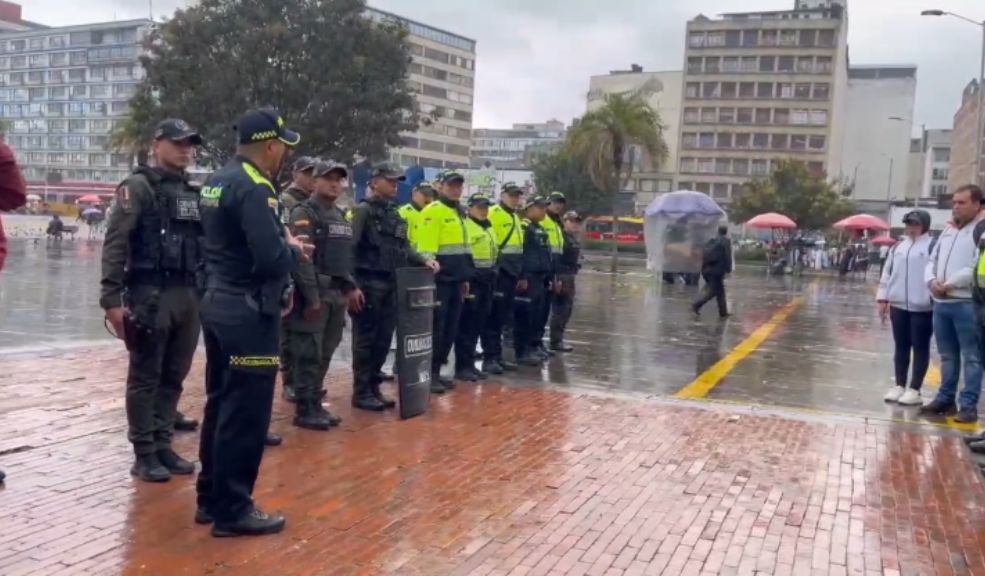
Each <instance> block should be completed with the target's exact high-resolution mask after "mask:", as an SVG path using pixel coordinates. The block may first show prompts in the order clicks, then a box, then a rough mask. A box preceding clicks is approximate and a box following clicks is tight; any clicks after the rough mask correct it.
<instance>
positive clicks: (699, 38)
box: [688, 32, 705, 48]
mask: <svg viewBox="0 0 985 576" xmlns="http://www.w3.org/2000/svg"><path fill="white" fill-rule="evenodd" d="M688 44H689V45H690V46H691V48H701V47H702V46H704V45H705V33H704V32H691V34H690V35H689V36H688Z"/></svg>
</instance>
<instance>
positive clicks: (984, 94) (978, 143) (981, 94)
mask: <svg viewBox="0 0 985 576" xmlns="http://www.w3.org/2000/svg"><path fill="white" fill-rule="evenodd" d="M920 15H921V16H953V17H955V18H957V19H958V20H964V21H965V22H970V23H972V24H974V25H975V26H978V27H979V28H981V30H982V62H981V68H980V69H979V71H978V114H977V115H976V119H977V126H976V130H975V184H978V185H979V186H981V185H982V137H983V127H985V86H982V84H983V83H985V22H979V21H978V20H974V19H972V18H968V17H966V16H962V15H960V14H955V13H954V12H947V11H945V10H924V11H923V12H921V13H920Z"/></svg>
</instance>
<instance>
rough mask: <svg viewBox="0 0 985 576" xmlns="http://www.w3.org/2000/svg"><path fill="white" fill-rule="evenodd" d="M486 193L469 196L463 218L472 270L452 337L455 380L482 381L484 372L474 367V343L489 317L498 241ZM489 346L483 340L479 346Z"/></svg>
mask: <svg viewBox="0 0 985 576" xmlns="http://www.w3.org/2000/svg"><path fill="white" fill-rule="evenodd" d="M491 203H492V199H491V198H489V196H487V195H485V194H482V193H476V194H473V195H472V196H470V197H469V200H468V204H469V217H468V219H467V220H466V221H465V228H466V230H467V233H468V242H469V247H470V250H471V252H472V263H473V265H474V270H473V271H472V275H471V277H470V278H469V294H468V296H467V297H466V298H465V306H464V308H463V310H462V318H461V321H460V323H459V327H458V337H457V339H456V340H455V379H456V380H463V381H467V382H476V381H478V380H485V379H486V377H487V376H486V374H485V373H483V372H480V371H479V370H476V367H475V362H476V349H475V347H476V344H478V343H479V340H480V335H481V336H487V334H484V333H483V330H482V328H483V327H484V326H485V325H486V322H487V321H488V319H489V314H490V313H491V312H492V306H493V290H494V289H495V287H496V256H497V250H498V249H499V242H498V241H497V240H496V232H495V230H494V229H493V225H492V222H490V221H489V205H490V204H491ZM487 346H493V344H491V343H490V342H488V341H483V343H482V348H483V350H485V349H486V347H487Z"/></svg>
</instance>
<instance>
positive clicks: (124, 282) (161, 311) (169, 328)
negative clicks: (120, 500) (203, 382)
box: [100, 166, 201, 481]
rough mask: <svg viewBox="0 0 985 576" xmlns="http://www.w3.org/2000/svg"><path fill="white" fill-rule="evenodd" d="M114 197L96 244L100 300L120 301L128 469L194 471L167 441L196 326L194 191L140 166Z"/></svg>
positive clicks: (107, 304) (146, 473)
mask: <svg viewBox="0 0 985 576" xmlns="http://www.w3.org/2000/svg"><path fill="white" fill-rule="evenodd" d="M117 197H118V202H117V205H116V208H115V209H114V210H113V212H112V214H110V218H109V222H108V225H107V231H106V239H105V243H104V245H103V256H102V281H101V285H102V294H101V297H100V306H101V307H102V308H103V309H105V310H109V309H113V308H119V307H125V308H126V310H127V314H128V316H127V318H128V320H127V322H126V335H125V336H126V340H127V349H128V350H129V352H130V367H129V370H128V373H127V384H126V412H127V425H128V432H127V436H128V438H129V440H130V442H131V443H132V444H133V448H134V452H135V453H136V455H137V459H138V462H137V464H136V465H135V466H134V470H133V472H134V474H136V475H138V476H140V477H141V478H142V479H144V480H150V481H163V480H167V477H168V476H169V475H170V474H190V473H192V472H193V471H194V466H191V465H190V464H189V463H188V462H186V461H184V460H182V459H180V458H177V456H176V455H175V454H174V451H173V450H172V449H171V440H172V436H173V431H174V419H175V415H176V411H177V407H178V399H179V397H180V396H181V390H182V384H183V382H184V379H185V377H186V376H187V375H188V371H189V369H190V368H191V363H192V357H193V356H194V354H195V349H196V347H197V346H198V334H199V330H200V324H199V315H198V312H199V306H198V296H197V294H196V290H195V278H196V272H197V270H198V268H199V265H200V260H201V259H200V255H199V242H200V237H201V226H200V222H199V212H198V189H197V187H195V186H194V185H193V184H192V183H191V182H190V181H189V180H188V178H187V175H185V174H181V173H176V172H170V171H167V170H165V169H163V168H148V167H144V166H142V167H140V168H138V169H137V170H136V171H135V172H134V173H133V174H132V175H130V176H129V177H128V178H127V179H126V180H125V181H124V182H123V183H122V184H121V185H120V187H119V188H118V189H117ZM121 336H123V335H121ZM162 466H163V468H164V469H163V470H162Z"/></svg>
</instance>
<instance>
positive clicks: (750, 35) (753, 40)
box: [742, 30, 759, 48]
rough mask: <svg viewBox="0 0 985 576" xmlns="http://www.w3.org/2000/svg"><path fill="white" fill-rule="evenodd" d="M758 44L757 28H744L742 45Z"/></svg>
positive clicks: (751, 45)
mask: <svg viewBox="0 0 985 576" xmlns="http://www.w3.org/2000/svg"><path fill="white" fill-rule="evenodd" d="M757 44H759V30H745V31H743V32H742V45H743V46H744V47H746V48H752V47H753V46H756V45H757Z"/></svg>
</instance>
